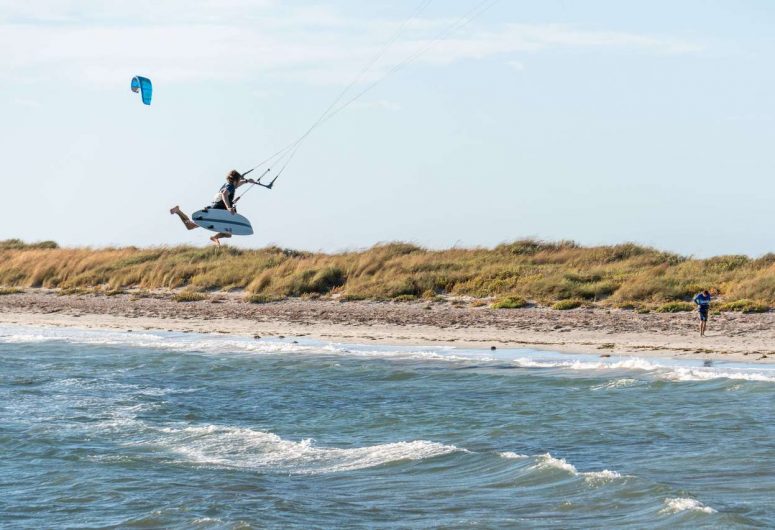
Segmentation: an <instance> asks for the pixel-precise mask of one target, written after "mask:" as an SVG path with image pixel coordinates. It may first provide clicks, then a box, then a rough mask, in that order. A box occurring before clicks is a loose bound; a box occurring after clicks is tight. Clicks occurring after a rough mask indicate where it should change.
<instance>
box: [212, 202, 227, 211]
mask: <svg viewBox="0 0 775 530" xmlns="http://www.w3.org/2000/svg"><path fill="white" fill-rule="evenodd" d="M208 208H209V209H211V210H225V209H226V205H225V204H224V203H223V201H218V202H214V203H212V204H211V205H210V206H208Z"/></svg>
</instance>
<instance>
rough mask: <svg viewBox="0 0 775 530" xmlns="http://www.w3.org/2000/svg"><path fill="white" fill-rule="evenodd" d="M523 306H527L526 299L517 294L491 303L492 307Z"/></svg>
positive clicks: (513, 307)
mask: <svg viewBox="0 0 775 530" xmlns="http://www.w3.org/2000/svg"><path fill="white" fill-rule="evenodd" d="M525 306H527V300H525V299H524V298H521V297H519V296H507V297H505V298H501V299H500V300H496V301H495V302H493V304H492V308H493V309H519V308H520V307H525Z"/></svg>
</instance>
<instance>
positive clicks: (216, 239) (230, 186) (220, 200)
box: [170, 169, 258, 245]
mask: <svg viewBox="0 0 775 530" xmlns="http://www.w3.org/2000/svg"><path fill="white" fill-rule="evenodd" d="M243 184H258V182H256V181H255V180H253V179H246V178H244V177H243V176H242V175H241V174H240V172H239V171H237V170H236V169H232V170H231V171H229V174H228V175H226V184H224V185H223V186H221V189H220V190H219V191H218V193H217V194H216V195H215V197H214V200H213V203H212V204H211V205H210V206H208V208H210V209H215V210H228V211H229V212H231V213H233V214H234V213H237V209H236V208H235V207H234V192H235V191H236V190H237V188H239V187H240V186H242V185H243ZM170 213H171V214H177V215H178V217H180V220H181V221H183V224H184V225H185V227H186V228H188V229H189V230H193V229H194V228H199V226H198V225H197V224H196V223H194V222H193V221H192V220H191V219H190V218H189V217H188V216H187V215H186V214H185V213H183V212H182V211H180V206H175V207H174V208H171V209H170ZM224 237H231V234H228V233H225V232H219V233H217V234H215V235H214V236H212V237H211V238H210V241H212V242H213V243H214V244H215V245H220V244H221V241H220V239H221V238H224Z"/></svg>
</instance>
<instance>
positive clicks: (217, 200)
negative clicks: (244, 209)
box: [213, 182, 237, 208]
mask: <svg viewBox="0 0 775 530" xmlns="http://www.w3.org/2000/svg"><path fill="white" fill-rule="evenodd" d="M224 191H226V195H227V196H228V197H229V204H230V205H232V206H234V192H235V191H237V188H236V186H234V184H232V183H231V182H227V183H226V184H224V185H223V186H221V189H220V190H218V193H217V194H216V195H215V197H213V208H226V204H224V202H223V192H224Z"/></svg>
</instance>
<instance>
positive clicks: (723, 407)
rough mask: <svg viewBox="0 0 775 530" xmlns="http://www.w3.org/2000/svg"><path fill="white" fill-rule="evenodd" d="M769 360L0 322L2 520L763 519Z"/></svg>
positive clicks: (216, 524)
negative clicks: (604, 355)
mask: <svg viewBox="0 0 775 530" xmlns="http://www.w3.org/2000/svg"><path fill="white" fill-rule="evenodd" d="M774 398H775V367H767V366H746V365H732V364H716V365H714V366H703V365H702V363H701V362H684V363H679V362H668V361H662V362H659V361H653V360H652V361H646V360H628V359H616V358H613V359H604V360H601V359H598V358H595V357H591V356H568V355H561V354H552V353H547V352H536V351H529V350H519V351H518V350H509V351H498V352H489V351H476V350H455V349H448V348H426V347H416V348H411V347H395V346H383V347H379V346H358V345H341V344H324V343H316V342H310V341H306V342H305V341H300V343H294V342H293V341H292V340H288V339H286V340H263V339H262V340H252V339H239V338H237V339H235V338H228V337H222V336H204V335H196V334H178V333H161V332H158V333H149V332H146V333H122V332H106V331H87V330H75V329H71V330H57V329H46V328H32V327H23V326H3V327H0V452H1V453H2V455H3V457H4V458H3V459H2V460H0V526H2V527H4V528H12V527H25V528H44V527H46V528H52V527H58V528H61V527H73V528H114V527H122V528H123V527H165V528H192V527H196V528H251V527H252V528H263V527H283V528H288V527H299V528H318V527H321V528H342V527H380V528H383V527H384V528H392V527H395V528H415V527H416V528H427V527H438V528H460V527H481V528H498V527H501V528H502V527H563V528H588V527H601V526H606V527H628V526H629V527H649V528H654V527H664V528H668V527H685V528H698V527H708V528H710V527H775V500H774V499H775V495H774V494H775V441H774V439H773V438H774V436H773V435H775V427H774V425H775V422H774V421H773V420H775V413H774V412H773V405H774V404H775V399H774Z"/></svg>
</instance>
